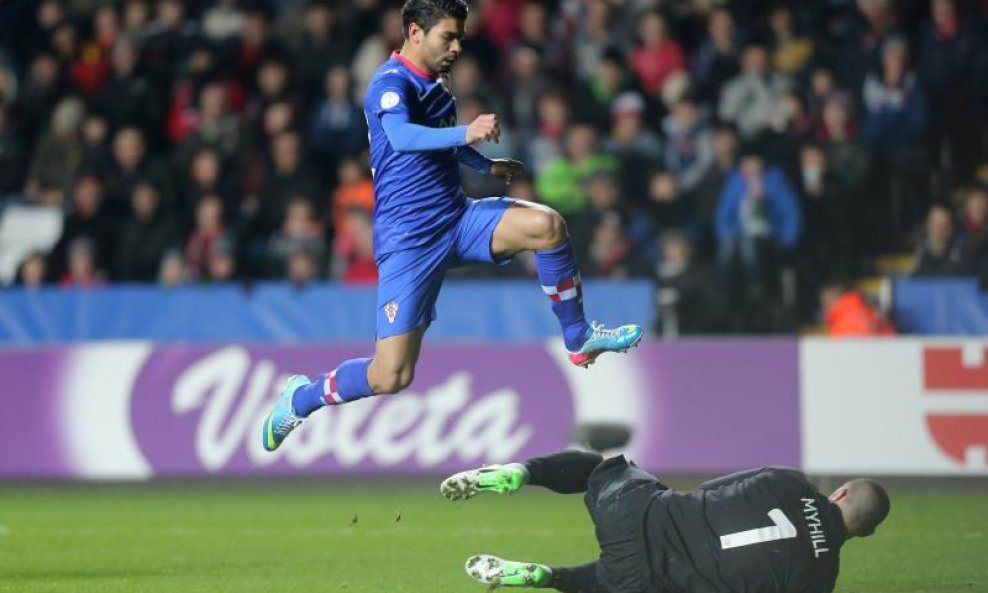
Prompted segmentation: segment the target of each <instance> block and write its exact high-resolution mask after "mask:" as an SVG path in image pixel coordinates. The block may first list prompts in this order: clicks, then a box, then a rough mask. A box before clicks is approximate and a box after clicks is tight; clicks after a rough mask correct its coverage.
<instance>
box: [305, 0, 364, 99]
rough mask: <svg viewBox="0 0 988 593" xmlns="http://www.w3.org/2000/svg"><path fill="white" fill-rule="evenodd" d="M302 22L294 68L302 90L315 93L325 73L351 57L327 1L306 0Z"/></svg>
mask: <svg viewBox="0 0 988 593" xmlns="http://www.w3.org/2000/svg"><path fill="white" fill-rule="evenodd" d="M302 22H303V24H304V27H305V31H304V33H303V35H302V38H301V39H300V40H299V42H298V44H297V46H296V48H295V56H296V57H297V59H296V60H295V64H296V66H295V71H296V73H297V76H298V79H299V82H300V85H301V89H302V92H303V94H304V95H305V96H308V97H315V96H318V94H319V92H320V91H321V90H322V89H323V86H324V81H325V79H326V73H327V72H329V71H330V70H331V69H332V68H334V67H337V66H340V65H343V64H345V63H346V62H347V61H348V60H349V59H350V54H351V53H352V49H351V43H350V39H349V38H348V36H347V34H346V32H345V31H344V30H343V28H344V26H343V24H342V23H340V22H339V18H338V12H337V9H336V8H335V7H334V6H332V5H331V4H330V3H329V2H325V1H316V2H309V3H307V4H306V6H305V15H304V18H303V20H302ZM347 76H348V78H349V70H348V71H347ZM353 98H354V97H351V99H353Z"/></svg>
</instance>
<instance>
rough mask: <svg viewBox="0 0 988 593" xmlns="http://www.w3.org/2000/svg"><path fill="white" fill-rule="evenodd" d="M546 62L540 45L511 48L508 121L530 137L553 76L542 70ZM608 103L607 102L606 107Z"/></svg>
mask: <svg viewBox="0 0 988 593" xmlns="http://www.w3.org/2000/svg"><path fill="white" fill-rule="evenodd" d="M526 6H536V5H533V4H527V5H526ZM542 66H543V63H542V54H540V53H539V51H538V50H537V49H536V48H534V47H531V46H528V45H522V44H519V45H518V46H516V47H515V48H514V49H513V50H512V51H511V56H510V61H509V66H508V68H509V79H510V81H511V84H510V85H505V86H504V87H502V89H501V90H502V93H503V98H502V101H503V102H504V105H505V111H504V118H505V122H507V123H508V124H510V125H511V126H512V127H513V128H515V129H516V130H519V131H521V132H522V133H523V134H524V135H525V137H526V139H527V137H528V136H529V135H530V132H531V131H532V130H535V129H536V127H538V114H537V105H538V102H539V97H541V96H542V94H543V93H545V92H546V91H547V90H548V89H549V80H548V79H547V78H546V76H545V74H544V73H543V72H542ZM606 106H607V105H606V102H605V105H604V107H605V109H606Z"/></svg>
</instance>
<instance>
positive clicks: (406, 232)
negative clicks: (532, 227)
mask: <svg viewBox="0 0 988 593" xmlns="http://www.w3.org/2000/svg"><path fill="white" fill-rule="evenodd" d="M364 115H365V116H366V117H367V126H368V130H369V136H370V137H369V140H370V154H371V172H372V174H373V176H374V200H375V203H374V254H375V257H376V258H377V259H380V258H381V257H382V256H385V255H387V254H389V253H393V252H395V251H400V250H403V249H409V248H413V247H418V246H421V245H425V244H426V243H429V242H430V241H431V240H432V239H433V238H434V237H436V236H437V235H438V234H440V233H443V232H445V231H446V230H448V229H449V228H451V226H452V225H453V224H454V223H455V222H456V221H457V220H458V219H459V217H460V216H461V215H462V214H463V211H464V209H465V207H466V197H465V196H464V193H463V190H462V188H461V187H460V171H459V164H460V162H461V161H463V162H464V163H466V164H470V165H472V166H475V167H476V168H479V169H482V168H483V167H484V165H485V159H483V157H480V155H479V154H478V153H476V152H475V151H473V149H471V148H469V147H468V146H467V143H466V129H467V127H466V126H458V127H457V126H456V102H455V100H454V98H453V95H452V94H451V92H450V90H449V87H448V84H447V80H446V79H445V77H442V76H438V77H434V78H433V77H430V76H428V75H427V74H426V73H425V72H423V71H422V70H420V69H418V68H416V67H415V65H414V64H412V63H411V62H409V61H408V60H407V59H406V58H404V57H403V56H401V55H399V54H398V53H394V54H392V55H391V58H390V59H389V60H388V61H387V62H385V63H384V64H383V65H382V66H381V67H380V68H379V69H378V70H377V72H376V73H375V74H374V77H373V78H372V79H371V82H370V85H369V86H368V88H367V94H366V95H365V97H364ZM407 124H413V125H407ZM396 126H397V127H396ZM396 130H400V133H398V132H396Z"/></svg>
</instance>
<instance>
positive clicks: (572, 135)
mask: <svg viewBox="0 0 988 593" xmlns="http://www.w3.org/2000/svg"><path fill="white" fill-rule="evenodd" d="M618 169H619V164H618V160H617V158H615V157H613V156H611V155H607V154H603V153H601V152H599V151H598V150H597V133H596V132H595V131H594V129H593V128H592V127H590V126H588V125H585V124H576V125H573V126H571V127H570V128H569V131H568V132H567V134H566V156H563V157H559V158H556V159H553V160H552V161H549V163H547V164H546V166H545V169H544V170H543V171H542V172H541V173H539V175H538V177H537V178H536V180H535V189H536V191H538V193H539V197H540V198H541V199H542V201H543V202H545V203H546V204H548V205H549V206H551V207H553V208H554V209H556V210H557V211H558V212H559V213H560V214H563V215H564V216H572V215H575V214H578V213H580V212H582V211H583V208H584V207H585V205H586V193H585V192H584V190H583V187H582V186H583V182H584V181H586V180H587V179H588V178H589V177H590V176H591V175H593V174H594V173H596V172H598V171H608V172H611V173H617V171H618Z"/></svg>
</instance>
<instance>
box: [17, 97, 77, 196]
mask: <svg viewBox="0 0 988 593" xmlns="http://www.w3.org/2000/svg"><path fill="white" fill-rule="evenodd" d="M84 115H85V105H84V104H83V103H82V101H80V100H78V99H75V98H68V99H64V100H63V101H61V102H60V103H59V104H58V107H56V108H55V111H54V113H53V114H52V119H51V125H50V126H49V128H48V131H47V132H45V135H44V136H42V138H41V141H40V142H39V143H38V145H37V149H36V150H35V152H34V158H33V159H32V161H31V166H30V168H29V169H28V172H27V186H26V187H25V188H24V193H25V194H26V195H27V196H28V197H29V198H31V199H32V200H34V201H36V202H38V203H41V204H49V205H59V204H61V203H62V201H63V200H64V199H65V196H66V195H67V194H68V193H69V191H70V190H71V188H72V183H73V181H74V174H75V172H76V170H77V169H78V167H79V165H80V164H82V157H83V154H82V152H83V151H82V142H81V141H80V139H79V129H80V126H81V125H82V118H83V117H84Z"/></svg>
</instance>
